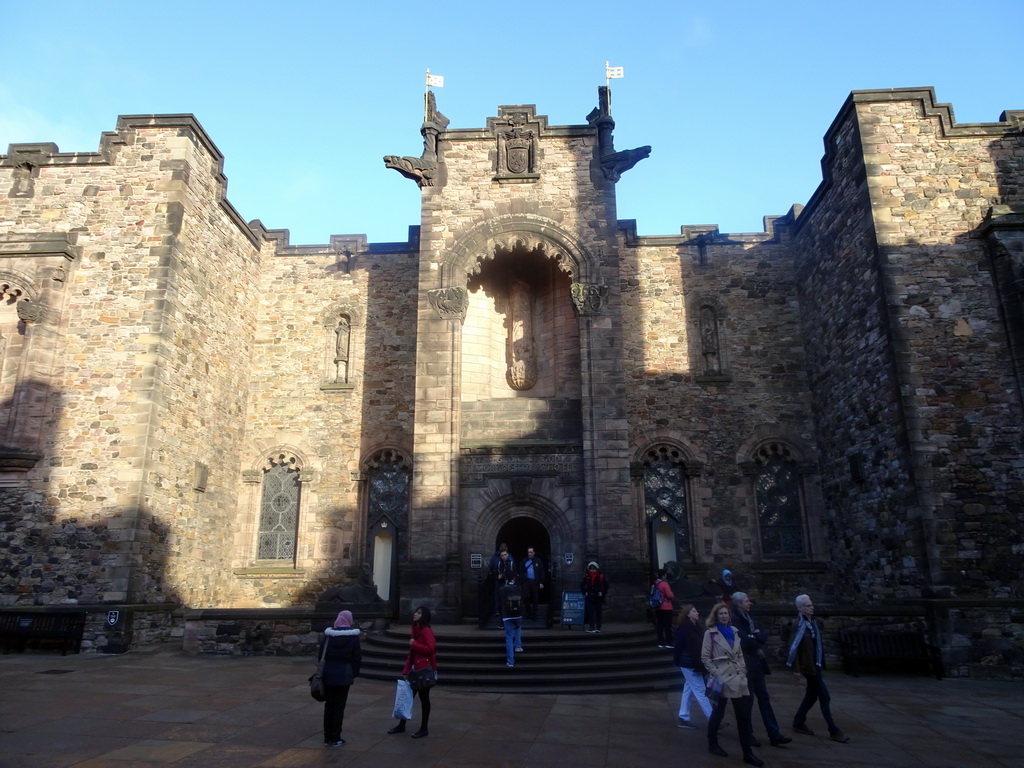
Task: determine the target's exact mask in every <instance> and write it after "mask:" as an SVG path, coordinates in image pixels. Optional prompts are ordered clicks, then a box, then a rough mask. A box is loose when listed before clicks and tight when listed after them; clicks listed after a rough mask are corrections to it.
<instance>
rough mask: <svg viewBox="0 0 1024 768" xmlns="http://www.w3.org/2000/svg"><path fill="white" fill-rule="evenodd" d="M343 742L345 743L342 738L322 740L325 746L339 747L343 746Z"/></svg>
mask: <svg viewBox="0 0 1024 768" xmlns="http://www.w3.org/2000/svg"><path fill="white" fill-rule="evenodd" d="M344 744H345V740H344V739H335V740H334V741H325V742H324V746H325V747H341V746H344Z"/></svg>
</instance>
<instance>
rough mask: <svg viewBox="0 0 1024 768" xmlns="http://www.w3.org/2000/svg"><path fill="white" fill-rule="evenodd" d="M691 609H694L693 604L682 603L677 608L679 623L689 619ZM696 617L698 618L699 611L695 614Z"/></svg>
mask: <svg viewBox="0 0 1024 768" xmlns="http://www.w3.org/2000/svg"><path fill="white" fill-rule="evenodd" d="M693 608H694V605H693V603H683V604H682V605H681V606H679V621H680V623H682V622H684V621H688V620H689V618H690V611H692V610H693ZM697 615H698V616H700V611H698V612H697Z"/></svg>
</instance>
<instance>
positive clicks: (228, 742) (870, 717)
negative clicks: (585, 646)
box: [0, 633, 1024, 768]
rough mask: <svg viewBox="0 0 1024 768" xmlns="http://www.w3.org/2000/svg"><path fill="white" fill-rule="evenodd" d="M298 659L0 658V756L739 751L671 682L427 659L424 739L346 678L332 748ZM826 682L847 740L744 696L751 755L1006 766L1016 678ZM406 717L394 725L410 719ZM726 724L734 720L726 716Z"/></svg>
mask: <svg viewBox="0 0 1024 768" xmlns="http://www.w3.org/2000/svg"><path fill="white" fill-rule="evenodd" d="M652 639H653V633H652ZM496 642H499V641H498V640H497V639H496ZM526 653H529V646H528V645H527V648H526ZM666 653H668V652H667V651H666ZM313 665H314V662H313V660H312V659H305V658H303V659H294V658H251V657H250V658H213V657H195V656H186V655H185V654H183V653H181V652H180V651H179V650H176V649H174V648H171V647H168V646H162V647H159V648H147V649H142V650H140V651H133V652H132V653H129V654H126V655H123V656H103V655H73V656H66V657H61V656H60V655H58V654H56V653H51V652H28V653H24V654H11V655H8V656H0V766H2V767H3V768H15V767H17V768H24V767H27V768H70V767H71V766H74V768H127V767H128V766H141V767H146V766H174V768H186V767H190V766H215V767H217V768H248V767H249V766H261V767H263V768H291V767H292V766H352V767H353V768H356V767H359V768H362V767H364V766H380V767H382V768H400V767H401V766H405V765H415V766H416V768H431V767H433V766H437V767H438V768H440V767H441V766H445V767H448V766H451V767H455V766H459V767H467V768H476V767H478V766H479V767H480V768H512V767H513V766H515V767H522V768H548V767H557V768H575V766H586V767H587V768H604V767H605V766H607V767H608V768H613V767H614V768H629V766H637V767H638V768H641V767H642V768H653V767H655V766H656V767H657V768H669V767H670V766H687V767H693V768H701V767H703V766H723V767H724V766H728V765H730V764H732V765H740V764H742V763H741V758H742V754H741V752H740V748H739V744H738V741H737V736H736V727H735V724H733V725H732V726H731V727H730V728H728V729H726V730H725V731H724V732H723V733H722V735H721V744H722V746H723V747H724V748H725V749H726V750H727V751H728V752H729V755H730V756H729V757H728V758H720V757H714V756H711V755H709V754H708V752H707V742H706V740H705V733H704V730H703V725H704V719H703V717H702V716H701V714H700V713H699V711H697V708H696V707H694V716H695V722H697V723H699V724H700V726H701V728H700V729H699V730H682V729H679V728H677V727H676V712H677V709H678V706H679V692H678V691H672V692H668V693H666V692H661V693H641V694H618V695H608V696H605V695H600V696H579V695H532V694H528V693H517V694H501V693H483V692H472V691H468V690H464V689H459V688H447V687H445V686H444V685H443V677H444V665H443V664H441V665H440V666H441V669H440V672H441V677H442V684H441V685H439V686H438V687H437V688H435V689H434V690H433V691H432V694H431V700H432V702H433V712H432V715H431V722H430V735H429V736H428V737H427V738H425V739H417V740H414V739H410V738H409V736H408V733H407V734H405V735H396V736H388V735H387V733H386V730H387V728H388V727H390V726H391V725H392V724H393V721H392V720H391V719H390V715H391V707H392V704H393V701H394V685H393V684H392V683H384V682H378V681H371V680H357V681H356V684H355V686H354V687H353V688H352V693H351V695H350V697H349V701H348V707H347V711H346V718H345V728H344V732H343V736H344V738H345V739H346V740H347V741H348V743H347V744H345V745H344V746H341V747H335V748H325V747H324V746H323V735H322V732H321V730H320V728H321V717H322V706H323V705H322V704H319V703H317V702H315V701H313V700H312V699H311V698H310V696H309V692H308V691H309V689H308V685H307V683H306V678H307V677H308V675H309V674H310V672H311V671H312V667H313ZM508 672H509V674H510V675H513V674H515V672H516V670H515V669H510V670H508ZM595 672H599V670H595ZM826 679H827V681H828V684H829V688H830V690H831V693H832V708H833V715H834V716H835V718H836V720H837V722H838V723H839V725H840V726H841V727H842V728H844V729H845V730H846V732H847V733H848V734H849V735H850V738H851V741H850V742H849V743H848V744H838V743H835V742H832V741H830V740H829V739H828V738H827V729H826V728H825V726H824V723H823V722H822V720H821V714H820V712H819V711H818V710H815V711H813V712H812V714H811V717H810V718H809V719H808V724H809V725H810V727H811V728H813V729H814V730H815V731H816V732H817V733H818V735H817V736H803V735H799V734H793V742H792V744H789V745H787V746H784V747H771V746H768V740H767V737H766V735H765V733H764V729H763V728H762V727H761V724H760V722H759V717H758V714H757V711H756V707H755V712H754V718H755V733H756V735H757V736H758V737H759V738H760V739H761V741H763V742H764V744H765V746H764V747H762V748H760V749H757V750H755V751H756V753H757V754H758V755H759V756H760V757H761V758H762V759H764V760H765V761H766V763H767V765H769V766H773V767H774V766H790V767H792V768H802V767H807V768H811V767H812V766H813V768H821V767H822V766H875V767H877V766H894V767H895V766H908V767H909V766H914V767H917V766H951V767H952V766H957V767H960V766H1016V767H1017V768H1020V766H1024V758H1022V757H1021V748H1020V738H1021V734H1022V733H1024V685H1022V684H1020V683H1009V682H993V681H982V680H960V679H946V680H942V681H938V680H935V679H934V678H928V677H923V676H921V677H910V676H901V675H892V674H888V675H886V674H880V675H879V674H876V675H870V676H864V677H860V678H853V677H847V676H846V675H843V674H842V673H841V672H831V673H829V676H828V677H827V678H826ZM769 690H770V692H771V695H772V700H773V703H774V707H775V712H776V714H777V716H778V719H779V721H780V723H782V724H783V730H784V731H785V732H786V733H789V731H790V729H789V727H788V726H789V724H790V722H791V721H792V715H793V712H794V710H795V708H796V706H797V704H798V703H799V701H800V698H801V695H802V690H803V688H802V685H801V684H800V683H798V682H797V681H796V680H795V679H794V678H793V677H792V676H791V675H789V674H787V673H784V672H782V671H776V672H775V674H773V675H772V676H771V677H770V678H769ZM417 703H418V702H417ZM418 716H419V715H418V712H417V713H415V715H414V720H413V722H412V723H411V725H414V726H415V725H417V719H416V718H418ZM727 719H729V720H733V719H734V718H733V717H732V715H731V712H730V714H729V715H728V717H727ZM412 730H414V729H413V728H410V729H409V731H408V732H409V733H411V732H412Z"/></svg>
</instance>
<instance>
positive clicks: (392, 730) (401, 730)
mask: <svg viewBox="0 0 1024 768" xmlns="http://www.w3.org/2000/svg"><path fill="white" fill-rule="evenodd" d="M388 733H390V734H396V733H405V722H404V721H403V722H401V723H399V724H398V725H396V726H395V727H394V728H388Z"/></svg>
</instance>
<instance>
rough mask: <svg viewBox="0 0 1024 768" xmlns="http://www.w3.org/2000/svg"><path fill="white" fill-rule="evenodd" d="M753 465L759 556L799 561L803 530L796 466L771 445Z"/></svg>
mask: <svg viewBox="0 0 1024 768" xmlns="http://www.w3.org/2000/svg"><path fill="white" fill-rule="evenodd" d="M756 464H757V475H756V484H757V486H756V491H757V517H758V523H759V525H760V528H761V553H762V554H764V555H768V556H775V557H800V556H802V555H803V554H804V533H803V529H804V526H803V512H802V507H801V501H800V475H799V473H798V472H797V465H796V462H795V461H793V459H792V457H791V456H790V455H789V452H788V451H787V450H786V449H785V448H784V447H783V446H780V445H770V446H767V447H765V448H762V449H761V450H760V451H758V454H757V457H756Z"/></svg>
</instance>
